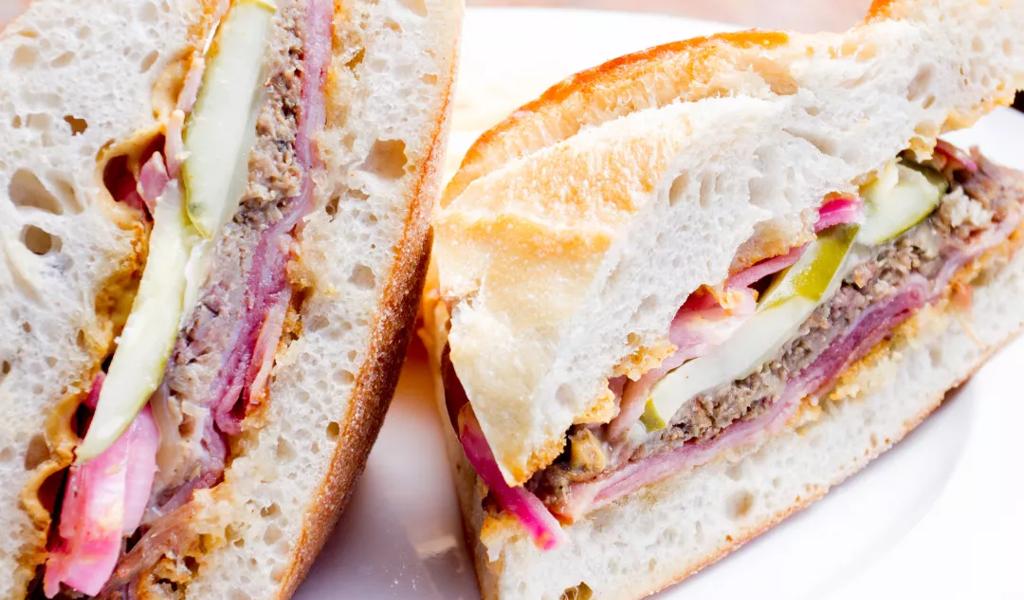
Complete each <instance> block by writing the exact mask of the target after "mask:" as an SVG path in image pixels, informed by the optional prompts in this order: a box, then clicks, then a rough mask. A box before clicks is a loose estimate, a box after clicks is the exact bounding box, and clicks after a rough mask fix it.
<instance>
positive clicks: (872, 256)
mask: <svg viewBox="0 0 1024 600" xmlns="http://www.w3.org/2000/svg"><path fill="white" fill-rule="evenodd" d="M1022 214H1024V174H1021V173H1018V172H1016V171H1013V170H1011V169H1007V168H1004V167H1001V166H999V165H996V164H994V163H992V162H990V161H988V160H987V159H985V158H984V157H983V156H981V155H980V154H979V153H978V152H977V151H974V152H973V153H972V155H970V156H969V155H967V154H965V153H963V152H961V151H960V150H958V149H956V148H954V147H952V146H950V145H948V144H946V143H944V142H939V145H938V146H937V147H936V152H935V154H934V156H933V157H932V159H930V160H929V161H927V162H926V163H916V162H913V161H912V160H911V158H910V157H901V158H898V159H897V160H896V161H893V163H891V164H890V165H888V166H887V167H886V169H884V170H883V171H882V172H881V173H880V174H879V175H878V177H877V179H876V180H875V181H873V182H872V183H870V184H868V185H866V186H865V187H864V188H862V189H861V194H860V197H833V198H828V199H826V201H825V202H824V203H823V204H822V206H821V208H820V209H819V215H818V221H817V225H816V227H815V230H816V233H817V239H816V240H815V241H813V242H811V243H810V244H807V245H806V246H801V247H798V248H792V249H791V250H790V251H789V252H788V253H787V254H785V255H781V256H778V257H774V258H769V259H766V260H764V261H762V262H760V263H757V264H755V265H753V266H751V267H748V268H746V269H743V270H741V271H739V272H737V273H734V274H733V275H732V276H731V277H730V278H729V280H728V281H726V282H723V283H721V284H719V285H716V286H705V287H702V288H701V289H699V290H697V291H696V292H694V293H693V294H692V295H691V296H690V297H689V298H688V299H687V301H686V303H685V304H684V305H683V307H681V308H680V310H679V312H678V313H677V315H676V317H675V319H674V320H673V322H672V324H671V326H670V330H669V336H668V337H669V340H670V341H671V343H672V344H673V346H674V347H675V351H674V353H673V354H672V355H671V356H669V357H668V358H666V359H664V361H663V362H662V363H661V364H660V365H659V366H657V367H656V368H654V369H651V370H649V371H647V372H646V373H641V374H638V375H637V376H636V378H632V379H631V378H629V377H626V376H621V377H611V378H609V381H608V387H609V389H610V390H611V391H612V393H613V394H614V395H615V398H616V400H617V402H618V412H617V415H616V416H615V417H614V418H613V419H611V420H610V421H608V422H606V423H601V424H580V425H574V426H573V427H572V428H571V429H570V430H569V431H568V432H567V434H566V441H565V450H564V451H563V453H562V454H561V455H560V456H559V457H558V458H557V459H556V460H555V461H554V462H553V463H552V464H550V465H548V466H546V467H545V468H543V469H541V470H539V471H537V472H535V473H534V474H533V476H532V478H531V479H530V480H529V481H528V482H527V483H526V484H525V486H522V487H517V488H512V487H510V486H508V485H507V484H506V483H505V481H504V479H503V478H502V477H501V475H500V472H498V470H497V465H496V464H495V463H494V459H493V456H491V454H490V451H489V450H488V449H487V448H486V443H483V444H482V445H483V448H481V447H480V446H481V443H480V440H482V434H481V433H480V430H479V425H477V424H476V421H475V418H474V417H473V414H472V408H471V406H470V405H469V404H468V400H467V398H466V397H465V393H464V391H463V390H462V389H461V386H460V385H459V384H458V379H457V376H456V374H455V372H454V369H453V368H452V367H451V363H450V361H448V360H447V359H445V360H444V361H443V362H444V364H443V365H442V366H443V375H444V383H445V393H446V401H447V402H448V407H449V412H450V416H451V417H452V419H453V423H455V424H456V427H457V429H458V430H459V432H460V439H461V440H462V442H463V446H464V449H465V450H466V456H467V458H468V459H469V461H470V463H471V464H473V466H474V468H475V469H476V470H477V472H478V474H479V475H480V476H481V478H482V479H483V480H484V482H485V483H486V484H487V486H488V488H489V493H488V500H487V501H486V502H485V505H486V506H488V507H489V508H490V510H492V511H505V512H507V513H510V514H512V515H514V516H516V517H517V518H518V519H519V521H520V522H521V523H522V524H523V525H524V527H525V528H526V529H527V530H528V531H529V532H530V533H531V534H532V535H533V537H534V539H535V540H536V541H537V543H538V544H539V545H540V546H542V547H550V546H552V545H554V544H555V543H557V541H558V539H559V538H560V536H561V533H560V531H559V522H567V523H568V522H572V521H574V520H577V519H580V518H582V517H583V516H585V515H586V514H587V513H588V512H590V511H593V510H596V509H598V508H600V507H602V506H605V505H607V504H609V503H611V502H614V501H615V500H617V499H619V498H621V497H623V496H624V495H627V494H629V493H631V492H633V491H635V490H637V489H639V488H641V487H643V486H646V485H649V484H652V483H654V482H657V481H659V480H661V479H663V478H665V477H668V476H670V475H672V474H675V473H678V472H680V471H683V470H686V469H690V468H693V467H695V466H699V465H701V464H703V463H706V462H708V461H709V460H712V459H713V458H714V457H715V456H716V455H717V454H719V453H721V452H722V451H724V450H728V449H730V448H734V447H738V446H743V445H747V444H751V443H754V442H756V440H757V439H758V438H759V437H760V436H763V435H765V434H766V433H770V432H773V431H777V430H779V429H781V428H783V427H784V426H786V424H787V423H788V422H791V420H792V419H793V417H794V416H795V415H797V414H798V413H799V412H800V411H801V408H805V409H809V410H814V409H815V407H817V406H818V405H819V403H820V402H822V401H823V399H824V398H826V396H827V393H828V392H829V390H830V389H832V388H833V387H834V385H835V383H836V381H837V379H838V378H839V377H840V376H841V375H842V373H843V372H844V371H845V370H846V369H847V368H848V367H850V366H851V365H853V364H854V363H855V362H856V361H858V360H859V359H861V358H863V357H865V356H866V355H867V354H869V353H870V352H871V351H872V350H873V349H874V348H876V347H879V346H880V344H882V343H883V342H884V341H885V340H886V339H887V338H889V337H890V336H891V335H892V334H893V332H894V330H895V329H896V328H897V326H899V325H900V324H901V323H903V322H904V321H906V320H907V319H908V318H910V317H911V316H913V315H914V314H915V313H916V312H917V311H918V310H920V309H921V308H922V307H924V306H926V305H928V304H929V303H934V302H952V303H954V305H955V304H956V303H958V302H959V303H964V302H969V301H970V284H971V280H970V279H971V277H972V276H973V272H972V267H975V266H977V264H978V263H980V262H981V261H980V260H976V259H979V257H982V255H984V254H985V253H986V252H988V251H990V250H994V249H996V248H999V247H1005V246H1006V243H1007V241H1008V240H1010V239H1016V238H1018V237H1019V235H1020V234H1019V233H1018V232H1019V229H1020V225H1021V218H1022Z"/></svg>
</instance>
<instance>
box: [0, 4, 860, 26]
mask: <svg viewBox="0 0 1024 600" xmlns="http://www.w3.org/2000/svg"><path fill="white" fill-rule="evenodd" d="M0 1H2V0H0ZM467 2H468V4H469V6H530V7H559V8H595V9H605V10H629V11H643V12H656V13H665V14H675V15H679V16H684V17H695V18H699V19H708V20H713V21H724V22H727V23H735V24H737V25H744V26H747V27H762V28H773V29H780V28H782V29H798V30H806V31H815V30H822V29H825V30H832V31H840V30H843V29H846V28H847V27H849V26H850V25H853V24H854V23H856V22H857V21H858V20H859V19H860V18H861V17H862V16H864V13H865V12H866V11H867V9H868V7H869V6H871V0H784V1H782V2H772V1H770V0H467Z"/></svg>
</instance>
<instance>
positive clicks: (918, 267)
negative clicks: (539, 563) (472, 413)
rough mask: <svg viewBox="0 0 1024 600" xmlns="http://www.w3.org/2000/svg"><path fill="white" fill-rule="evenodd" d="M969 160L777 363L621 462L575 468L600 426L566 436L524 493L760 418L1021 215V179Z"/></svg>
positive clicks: (679, 418)
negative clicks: (803, 377)
mask: <svg viewBox="0 0 1024 600" xmlns="http://www.w3.org/2000/svg"><path fill="white" fill-rule="evenodd" d="M975 160H976V161H977V162H978V165H979V170H978V171H977V172H976V173H970V172H968V171H967V170H965V169H962V168H955V167H953V166H951V165H947V164H946V163H945V161H938V162H937V163H933V164H930V165H929V167H930V168H935V169H937V170H940V171H941V172H942V173H943V174H944V175H945V176H946V177H947V180H948V181H949V182H950V189H949V192H948V193H947V194H946V195H945V196H944V197H943V199H942V202H941V204H940V205H939V208H938V209H937V210H936V211H935V213H933V214H932V216H931V217H929V218H928V219H927V220H926V221H924V222H923V223H921V224H919V225H918V226H916V227H914V228H913V229H911V230H910V231H909V232H907V233H906V234H904V235H903V236H901V237H900V238H898V239H896V240H894V241H892V242H889V243H888V244H885V245H883V246H881V247H879V248H877V249H876V251H875V252H874V254H873V256H871V257H870V258H868V259H867V260H862V262H860V263H859V264H857V265H856V266H855V267H853V268H852V269H851V270H850V271H849V273H848V275H847V276H846V278H845V279H844V281H843V283H842V285H841V286H840V288H839V289H838V290H837V291H836V293H835V295H834V296H833V297H832V298H831V299H830V300H829V301H828V302H827V303H825V304H823V305H822V306H820V307H818V309H817V310H815V312H814V313H813V314H812V315H811V317H810V318H808V320H807V321H806V322H805V323H804V324H803V326H802V327H801V328H800V330H799V333H798V335H797V337H795V338H794V339H793V340H791V341H790V342H789V343H788V344H786V345H785V346H784V347H783V348H782V350H781V351H780V353H779V356H778V357H777V358H775V359H774V360H772V361H770V362H768V363H765V364H764V365H763V366H762V367H761V369H760V370H758V371H757V372H755V373H753V374H751V375H749V376H748V377H746V378H744V379H742V380H739V381H735V382H732V383H729V384H725V385H722V386H720V387H718V388H716V389H714V390H711V391H709V392H707V393H705V394H701V395H700V396H698V397H696V398H695V399H694V400H693V401H692V402H688V403H686V404H685V405H684V406H683V407H682V408H681V409H680V410H679V412H678V413H677V414H676V415H675V416H674V418H673V419H672V421H671V426H670V427H668V428H666V429H664V430H662V431H660V432H658V433H657V434H655V435H653V436H652V437H650V438H649V439H647V440H645V441H644V442H643V443H642V444H640V445H638V446H636V447H634V448H632V449H631V451H630V452H628V453H624V454H620V455H619V456H618V461H617V462H615V461H612V462H611V463H610V464H604V463H602V461H590V462H589V463H587V464H582V465H581V464H575V465H574V464H573V463H572V460H571V456H572V445H573V444H574V443H575V442H576V440H582V439H587V440H588V443H591V444H592V443H593V442H592V441H590V440H592V438H593V436H594V435H597V436H600V435H601V434H602V428H601V427H600V426H589V427H580V426H576V427H574V428H573V430H571V431H570V432H569V444H567V446H568V448H569V449H568V450H567V452H566V453H565V454H564V455H563V456H561V457H559V459H558V460H556V461H555V463H554V464H552V465H551V466H550V467H548V468H547V469H545V470H544V471H541V472H539V473H537V474H536V475H535V476H534V477H533V478H532V479H531V481H530V482H529V483H528V484H527V485H528V487H529V488H530V489H532V490H533V491H534V492H536V493H537V494H538V495H539V496H541V498H542V499H544V500H545V501H546V502H547V503H549V504H551V503H558V502H559V501H560V499H561V498H562V497H563V495H564V494H565V493H566V491H567V489H568V486H569V485H570V484H571V483H575V482H579V481H587V480H589V479H592V478H594V477H596V476H597V475H599V474H601V473H603V472H608V471H614V470H615V469H617V468H618V467H620V466H621V465H622V464H623V463H624V462H631V461H635V460H640V459H643V458H645V457H648V456H650V455H652V454H656V453H659V452H663V451H666V450H670V449H673V448H677V447H679V446H681V445H682V444H685V443H688V442H694V441H703V440H707V439H710V438H712V437H714V436H716V435H718V434H719V433H720V432H721V431H722V430H723V429H725V428H726V427H728V426H730V425H731V424H733V423H735V422H737V421H738V420H746V419H754V418H756V417H758V416H760V415H761V414H762V413H763V412H765V411H766V410H767V409H768V407H770V406H771V405H772V403H773V402H774V401H775V400H777V399H778V398H779V397H780V396H781V394H782V392H783V390H784V388H785V386H786V383H787V381H788V380H789V379H790V378H791V376H792V375H793V374H796V373H799V372H800V371H802V370H803V369H805V368H806V367H808V366H809V365H811V364H812V363H813V362H814V360H815V359H817V358H818V357H819V356H820V355H821V354H822V353H823V352H824V350H825V349H827V348H828V347H829V346H830V345H831V344H832V343H833V342H834V341H836V339H837V338H838V337H839V336H840V335H842V334H843V333H845V332H846V331H847V330H848V329H849V328H850V326H851V325H853V324H854V323H855V322H856V321H857V320H858V319H859V318H860V316H861V315H862V314H863V313H864V312H865V311H866V310H867V309H868V308H869V307H871V306H875V305H878V304H880V303H882V302H884V301H885V300H887V299H889V298H891V297H892V296H894V295H895V294H896V293H898V291H899V290H900V288H901V287H903V285H904V284H905V283H906V282H907V280H908V278H910V277H911V275H913V274H919V275H921V276H924V277H925V278H927V279H929V280H935V279H936V278H938V277H939V276H940V273H941V272H942V267H943V266H944V265H945V264H946V263H947V261H948V259H949V257H951V256H955V255H956V254H957V253H959V252H962V251H963V250H964V248H965V247H966V246H967V244H968V240H969V239H971V238H972V237H973V236H976V235H979V234H980V233H983V232H984V231H986V230H988V229H991V228H992V227H994V224H996V223H998V222H1001V221H1003V220H1004V219H1006V218H1007V217H1008V216H1009V215H1010V213H1011V211H1019V210H1021V203H1022V202H1024V174H1021V173H1018V172H1016V171H1013V170H1011V169H1007V168H1004V167H1000V166H998V165H995V164H993V163H991V162H989V161H987V160H986V159H984V158H983V157H981V156H980V155H978V154H977V153H976V152H975ZM583 431H586V432H587V435H586V436H584V435H582V432H583ZM577 462H578V461H577ZM593 465H600V466H601V468H600V469H596V468H594V466H593Z"/></svg>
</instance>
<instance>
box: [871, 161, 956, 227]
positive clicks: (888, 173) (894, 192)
mask: <svg viewBox="0 0 1024 600" xmlns="http://www.w3.org/2000/svg"><path fill="white" fill-rule="evenodd" d="M948 187H949V184H948V183H947V182H946V181H945V180H944V179H943V178H942V177H941V176H940V175H939V174H938V173H935V172H934V171H931V170H930V169H924V168H922V169H915V168H911V167H908V166H907V165H904V164H900V163H892V164H890V165H889V166H888V167H887V168H886V170H885V171H883V173H882V174H880V175H879V177H878V178H877V179H876V180H875V181H873V182H871V183H870V184H868V185H867V186H865V187H864V190H863V191H862V194H863V196H864V225H863V226H862V227H861V229H860V234H859V236H858V238H857V241H858V242H860V243H861V244H865V245H868V246H877V245H878V244H884V243H885V242H888V241H889V240H892V239H895V238H897V237H899V236H900V235H901V234H902V233H903V232H905V231H907V230H908V229H910V228H911V227H913V226H914V225H917V224H918V223H920V222H921V221H923V220H925V219H926V218H928V215H930V214H932V212H934V211H935V209H936V207H938V205H939V202H940V201H941V200H942V196H943V194H945V193H946V190H947V189H948Z"/></svg>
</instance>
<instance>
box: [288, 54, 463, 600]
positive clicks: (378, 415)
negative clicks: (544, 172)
mask: <svg viewBox="0 0 1024 600" xmlns="http://www.w3.org/2000/svg"><path fill="white" fill-rule="evenodd" d="M457 64H458V61H457V60H455V59H454V57H453V59H452V60H451V61H450V70H449V72H448V80H449V82H451V81H454V78H455V71H456V68H457ZM444 89H445V91H444V94H443V98H442V100H441V106H442V109H441V113H440V115H439V118H438V120H437V122H436V126H435V128H434V129H433V131H430V132H428V134H427V136H428V138H429V139H430V143H429V148H430V150H429V154H428V158H427V160H426V161H424V163H423V165H422V167H421V168H420V174H419V177H418V178H417V182H416V186H415V188H414V190H413V192H412V194H411V196H410V198H409V202H408V206H409V209H408V212H407V215H406V219H405V228H404V233H403V236H402V239H401V240H400V241H399V242H398V244H397V245H396V247H395V260H394V263H393V264H392V271H391V275H390V277H389V278H388V282H387V284H386V287H385V290H384V295H383V299H382V301H381V304H380V306H379V308H378V310H377V313H376V314H377V320H376V324H375V326H374V333H373V337H372V339H371V341H370V351H369V352H368V353H367V359H366V361H365V362H364V363H363V366H362V368H361V369H360V371H359V373H358V374H357V376H356V379H357V382H358V383H357V385H356V387H355V389H354V391H353V393H352V399H351V402H349V409H348V414H347V415H346V417H345V421H344V430H343V432H342V434H341V435H340V436H339V438H338V444H337V446H336V447H335V451H334V456H333V458H332V459H331V467H330V470H329V475H328V478H327V480H326V481H324V483H323V485H321V487H320V489H319V490H318V491H317V493H316V499H315V500H314V502H313V503H312V506H311V508H310V510H309V512H308V513H307V514H306V517H305V525H304V527H303V529H302V534H301V536H300V538H299V541H298V543H297V544H296V551H295V556H294V558H293V560H292V563H291V566H290V568H289V569H288V571H287V572H286V573H285V575H284V577H283V578H282V583H281V589H280V593H279V594H278V596H277V597H278V598H279V599H282V600H284V599H287V598H290V597H291V596H292V595H293V594H294V593H295V590H296V589H298V586H299V584H300V583H302V580H303V578H304V577H305V575H306V573H307V572H308V571H309V569H310V567H311V566H312V565H313V562H314V560H315V559H316V556H317V554H318V553H319V552H320V549H321V548H323V546H324V543H326V541H327V538H328V537H329V535H330V533H331V531H332V530H333V529H334V525H335V524H336V523H337V520H338V517H339V516H340V515H341V513H342V511H343V510H344V508H345V506H346V505H347V504H348V501H349V499H350V497H351V495H352V489H353V484H354V483H355V481H356V480H357V479H358V478H359V476H360V475H361V474H362V472H363V469H364V468H365V466H366V459H367V457H368V456H369V454H370V450H371V448H372V447H373V443H374V442H375V441H376V439H377V434H378V433H379V432H380V428H381V425H383V423H384V416H385V415H386V413H387V410H388V407H389V406H390V404H391V400H392V396H393V395H394V391H395V387H396V386H397V384H398V377H399V374H400V373H401V371H402V365H403V363H404V360H405V353H406V349H407V348H408V345H409V340H410V339H411V336H412V332H413V329H414V327H415V324H416V316H417V314H418V312H419V305H420V300H421V297H422V292H423V287H424V282H425V280H426V276H427V270H428V267H429V264H430V249H431V245H432V241H433V238H432V233H431V229H430V212H431V208H432V206H433V203H434V201H435V199H436V196H437V192H438V183H437V182H438V181H440V169H441V167H442V165H443V164H444V151H445V144H444V142H445V139H446V138H447V133H448V129H449V116H450V114H451V95H452V91H451V90H452V87H451V86H450V85H448V86H445V88H444Z"/></svg>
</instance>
